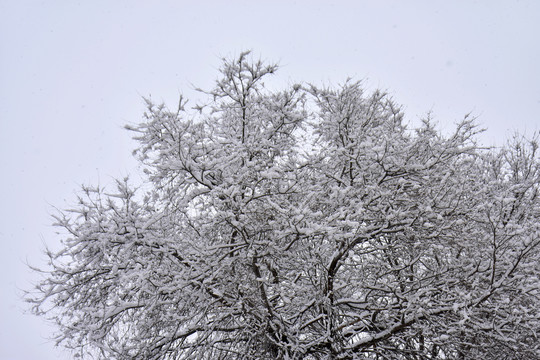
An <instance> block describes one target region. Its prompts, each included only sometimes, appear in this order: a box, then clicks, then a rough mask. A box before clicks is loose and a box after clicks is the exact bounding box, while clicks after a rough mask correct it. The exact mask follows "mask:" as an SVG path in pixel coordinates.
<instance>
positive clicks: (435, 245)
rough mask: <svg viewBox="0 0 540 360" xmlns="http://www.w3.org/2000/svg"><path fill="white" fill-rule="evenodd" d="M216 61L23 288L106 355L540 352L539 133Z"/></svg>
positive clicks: (82, 210) (67, 342)
mask: <svg viewBox="0 0 540 360" xmlns="http://www.w3.org/2000/svg"><path fill="white" fill-rule="evenodd" d="M277 69H278V67H277V66H276V65H273V64H270V65H269V64H265V63H264V62H262V61H256V60H253V58H252V56H251V55H250V54H249V53H242V54H240V55H239V56H238V57H237V58H235V59H224V61H223V64H222V67H221V69H220V72H219V78H218V79H217V81H216V82H215V86H214V87H213V88H212V89H210V90H204V91H202V90H201V91H202V92H203V94H204V98H205V100H204V101H203V103H202V104H199V105H195V106H192V105H191V104H189V103H188V102H187V101H185V100H184V99H181V100H180V103H179V105H178V108H177V109H174V110H171V109H169V108H168V107H167V106H165V105H163V104H161V105H159V104H155V103H153V102H152V101H150V100H146V103H147V111H146V113H145V116H144V121H143V122H141V123H140V124H137V125H135V126H129V129H130V130H131V131H133V132H134V134H135V139H137V140H138V144H139V145H138V148H137V149H136V151H135V154H136V156H137V157H138V159H140V162H141V167H142V169H143V171H144V174H145V176H146V180H147V182H146V184H145V185H144V186H142V187H141V188H139V189H136V188H134V187H132V186H131V185H130V184H129V182H128V181H127V180H118V181H117V186H116V188H115V189H109V190H107V189H100V188H98V187H84V188H83V191H82V193H81V196H80V198H79V201H78V204H77V205H76V206H75V207H74V208H73V209H71V210H68V211H65V212H62V213H60V214H59V215H57V216H56V223H57V225H59V226H60V227H62V228H64V229H65V230H66V231H67V233H66V236H65V237H64V238H63V240H62V248H61V249H60V250H59V251H56V252H52V251H49V252H48V256H49V259H50V261H49V265H48V267H47V268H46V269H42V270H41V271H42V272H43V277H42V280H41V281H40V282H39V283H38V284H37V286H36V289H35V290H34V291H32V292H29V293H28V295H27V299H28V301H30V302H31V303H32V306H33V307H32V309H33V311H34V312H35V313H36V314H43V315H45V316H47V317H48V318H50V319H52V320H54V321H55V322H56V324H57V326H58V329H59V332H58V338H57V340H58V342H59V344H61V345H63V346H65V347H67V348H70V349H73V350H74V352H75V353H76V354H78V355H79V356H83V357H86V356H88V357H95V358H103V359H291V360H292V359H306V360H308V359H313V360H314V359H481V358H484V359H489V358H499V359H502V358H508V359H510V358H512V359H516V358H519V359H537V358H538V357H539V356H540V346H539V344H540V341H539V339H538V331H540V298H539V296H540V291H539V290H540V279H539V276H540V275H539V274H540V260H539V258H540V253H539V249H540V196H539V191H540V158H539V156H538V142H537V138H536V137H533V138H532V139H526V138H524V137H522V136H518V135H516V136H514V138H512V139H510V140H509V142H508V145H507V146H505V147H503V148H500V149H495V148H482V147H481V146H479V145H478V141H477V134H478V132H479V129H478V127H477V126H476V124H475V121H474V119H471V118H470V117H465V119H464V120H463V121H461V122H459V123H458V124H456V127H455V129H454V130H453V132H451V133H450V134H443V133H442V132H441V131H439V130H437V128H436V127H435V126H434V124H433V123H432V121H431V120H430V119H429V118H427V119H425V120H424V121H423V122H422V124H421V125H420V126H418V127H410V126H408V125H406V124H405V122H404V116H403V112H402V109H401V107H400V106H399V105H397V104H396V103H395V102H394V100H392V99H391V98H390V97H389V96H388V95H387V94H386V93H385V92H382V91H373V92H368V91H366V90H365V89H364V88H363V86H362V83H361V82H354V81H350V80H349V81H347V82H345V83H344V84H343V85H341V86H337V87H321V86H315V85H307V84H298V85H292V86H290V87H288V88H286V89H284V90H280V91H275V90H270V89H269V88H268V87H266V86H265V85H264V79H265V78H266V77H267V76H270V75H271V74H274V73H275V72H276V71H277Z"/></svg>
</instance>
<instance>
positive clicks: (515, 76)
mask: <svg viewBox="0 0 540 360" xmlns="http://www.w3.org/2000/svg"><path fill="white" fill-rule="evenodd" d="M539 39H540V1H535V0H530V1H518V0H515V1H512V0H507V1H495V0H485V1H472V0H471V1H465V0H463V1H433V0H426V1H352V0H351V1H314V0H311V1H275V0H274V1H230V0H228V1H197V2H196V1H133V0H131V1H67V0H66V1H21V0H0V125H1V127H0V242H1V245H2V251H0V291H1V293H0V294H1V295H0V358H1V359H4V360H13V359H17V360H22V359H25V360H26V359H28V360H35V359H42V360H48V359H59V358H61V355H60V353H59V352H58V351H57V350H55V349H54V348H53V345H52V343H51V342H48V341H47V340H46V337H47V336H50V334H51V332H50V329H49V328H48V327H47V326H46V325H45V324H44V323H43V321H42V319H40V318H36V317H33V316H30V315H23V314H22V310H23V309H25V306H26V305H25V304H24V303H23V302H22V301H21V300H20V298H19V296H20V291H19V290H18V289H21V288H26V289H27V288H28V287H29V286H30V285H29V284H30V283H31V281H32V280H33V279H35V275H34V274H32V273H31V272H29V271H28V270H27V268H26V265H25V262H26V260H28V261H29V262H30V263H32V264H36V265H40V264H43V259H44V258H43V256H41V255H40V250H41V249H43V244H44V243H46V244H48V245H50V246H52V247H55V246H57V244H58V240H59V238H58V236H55V233H54V231H55V230H54V229H53V228H52V227H51V226H50V225H49V224H50V223H51V219H50V217H49V214H50V213H52V212H53V207H52V206H53V205H54V206H57V207H60V208H63V207H66V206H67V204H69V203H70V202H72V201H73V200H74V191H75V190H77V188H78V185H79V184H80V183H86V184H89V183H90V184H96V183H98V182H99V183H100V184H102V185H106V184H108V183H111V182H112V178H113V177H123V176H125V175H126V174H128V173H134V172H135V170H136V163H135V161H134V160H133V159H132V158H131V150H132V149H133V147H134V143H133V142H132V141H131V140H130V134H129V133H128V132H126V131H124V130H122V126H123V125H124V124H126V123H128V122H130V123H133V122H138V121H139V120H140V119H141V114H142V112H143V110H144V107H143V103H142V101H141V96H148V95H151V96H152V98H153V99H154V100H157V101H161V100H163V101H166V102H167V103H169V104H170V105H171V106H175V105H176V103H177V100H178V94H179V93H180V92H183V93H185V94H189V93H191V90H190V89H191V85H190V84H191V83H193V84H195V85H197V86H201V87H206V88H208V87H209V86H211V85H212V81H213V80H214V79H215V77H216V69H217V68H218V67H219V66H220V60H219V59H220V57H222V56H231V55H235V54H238V53H239V52H241V51H243V50H246V49H252V50H253V51H254V54H255V56H257V57H258V56H261V57H262V58H263V59H268V60H272V61H278V62H280V63H281V65H282V69H281V71H280V72H279V73H278V79H281V80H282V81H283V83H284V84H286V83H292V82H297V81H309V82H314V83H319V84H320V83H321V82H325V83H330V82H331V83H333V84H337V83H340V82H343V81H344V80H345V79H346V78H347V77H348V76H352V77H355V78H357V79H363V78H367V79H368V80H367V83H368V84H369V86H370V87H372V88H374V87H381V88H383V89H387V90H388V91H389V92H390V93H391V94H392V95H393V96H394V97H395V99H396V101H397V102H399V103H401V104H403V105H404V106H405V111H406V116H407V117H406V118H407V119H408V120H409V121H411V122H414V121H416V120H417V119H418V118H419V117H421V116H423V115H424V114H425V113H426V112H427V111H430V110H432V111H433V113H434V115H435V119H436V120H437V121H439V123H440V126H441V127H442V128H444V129H450V128H451V126H452V124H453V123H454V122H455V121H457V120H459V119H460V118H462V117H463V115H465V114H466V113H468V112H470V111H473V113H474V114H476V115H478V116H479V121H480V123H481V124H482V125H483V126H485V127H487V128H488V131H487V132H486V133H485V134H484V135H483V136H482V140H483V141H484V142H485V143H486V144H490V145H491V144H502V143H503V142H504V139H505V138H507V137H508V135H509V134H510V133H511V132H513V131H514V130H518V131H520V132H523V133H529V134H530V133H532V132H533V131H534V130H538V129H539V128H540V126H539V125H540V117H539V115H538V114H540V67H539V66H538V64H540V41H539ZM65 358H67V357H65Z"/></svg>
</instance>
